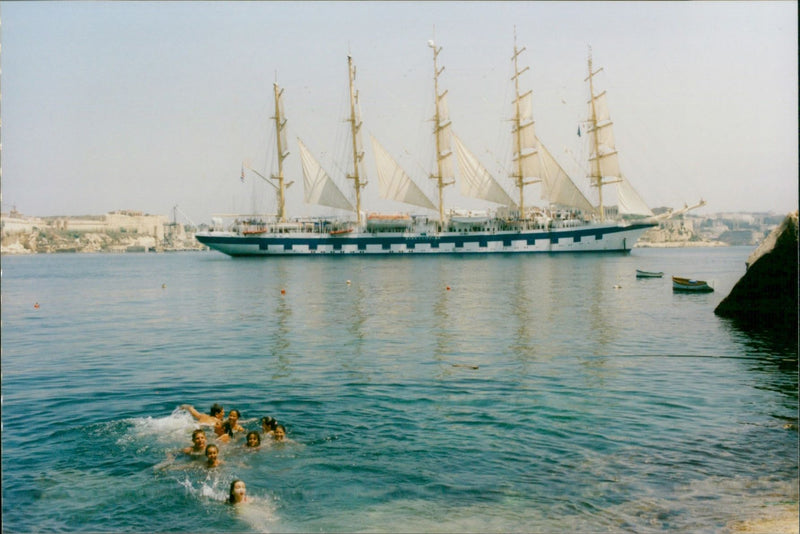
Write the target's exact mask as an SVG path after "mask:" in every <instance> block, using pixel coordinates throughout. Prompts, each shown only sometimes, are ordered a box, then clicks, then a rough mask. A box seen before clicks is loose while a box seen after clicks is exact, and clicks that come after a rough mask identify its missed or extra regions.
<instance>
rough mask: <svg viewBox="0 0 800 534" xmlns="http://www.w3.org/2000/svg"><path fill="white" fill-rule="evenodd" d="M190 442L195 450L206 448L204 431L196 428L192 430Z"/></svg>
mask: <svg viewBox="0 0 800 534" xmlns="http://www.w3.org/2000/svg"><path fill="white" fill-rule="evenodd" d="M192 443H194V448H195V449H197V450H204V449H205V448H206V431H205V430H203V429H202V428H198V429H197V430H195V431H194V432H192Z"/></svg>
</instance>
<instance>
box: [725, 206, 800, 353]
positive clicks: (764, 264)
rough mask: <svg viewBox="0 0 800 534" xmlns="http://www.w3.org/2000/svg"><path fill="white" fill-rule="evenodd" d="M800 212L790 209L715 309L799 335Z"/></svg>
mask: <svg viewBox="0 0 800 534" xmlns="http://www.w3.org/2000/svg"><path fill="white" fill-rule="evenodd" d="M797 215H798V214H797V212H794V213H790V214H789V215H787V216H786V218H785V219H784V220H783V222H782V223H781V224H780V226H778V227H777V228H776V229H775V230H773V231H772V233H770V235H769V236H767V238H766V239H765V240H764V242H763V243H762V244H761V246H759V247H758V249H756V251H755V252H753V254H751V255H750V257H749V258H748V259H747V272H745V273H744V276H742V278H741V279H740V280H739V281H738V282H737V283H736V285H735V286H733V289H732V290H731V292H730V294H729V295H728V296H727V297H725V299H723V301H722V302H720V303H719V306H717V308H716V309H715V310H714V313H715V314H717V315H719V316H720V317H729V318H732V319H735V320H737V322H738V323H739V324H741V325H742V326H754V327H759V328H764V327H766V328H776V329H781V330H783V331H784V334H789V335H791V334H792V333H794V337H796V336H797V288H798V280H797V260H798V249H797V232H798V219H797Z"/></svg>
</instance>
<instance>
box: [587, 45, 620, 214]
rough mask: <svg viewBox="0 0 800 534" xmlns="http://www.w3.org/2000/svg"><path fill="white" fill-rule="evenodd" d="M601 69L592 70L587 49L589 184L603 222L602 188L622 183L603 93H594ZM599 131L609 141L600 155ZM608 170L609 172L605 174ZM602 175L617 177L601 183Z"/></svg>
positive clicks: (590, 53)
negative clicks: (601, 122)
mask: <svg viewBox="0 0 800 534" xmlns="http://www.w3.org/2000/svg"><path fill="white" fill-rule="evenodd" d="M602 70H603V68H602V67H600V68H599V69H597V70H592V48H591V47H589V76H588V77H587V78H586V80H584V81H588V82H589V113H590V117H589V121H588V122H589V125H590V129H589V133H590V135H591V137H592V148H593V149H594V155H593V156H590V157H589V161H590V163H591V168H590V173H591V174H590V175H589V180H590V182H591V186H592V187H596V188H597V196H598V202H599V211H600V220H601V221H603V220H605V210H604V207H603V186H604V185H611V184H616V183H620V182H622V179H621V178H619V176H618V175H619V169H618V166H619V165H618V163H617V159H616V158H617V151H616V149H615V148H613V137H611V125H612V124H613V123H612V122H611V120H610V119H609V117H608V111H607V109H606V106H605V91H603V92H602V93H600V94H595V93H594V76H595V75H596V74H598V73H599V72H600V71H602ZM598 100H601V101H602V112H601V111H599V110H598V109H597V108H598ZM600 113H602V117H600V118H598V115H600ZM601 120H602V121H603V124H598V123H599V122H600V121H601ZM601 129H607V131H605V133H603V138H604V139H605V140H606V141H604V142H607V141H609V140H612V141H611V147H607V149H608V148H610V150H607V151H606V152H605V153H602V154H601V153H600V147H601V138H600V134H601ZM606 170H608V171H609V172H607V173H606V172H605V171H606ZM603 174H606V175H608V176H614V175H617V179H616V180H611V181H605V182H604V181H603Z"/></svg>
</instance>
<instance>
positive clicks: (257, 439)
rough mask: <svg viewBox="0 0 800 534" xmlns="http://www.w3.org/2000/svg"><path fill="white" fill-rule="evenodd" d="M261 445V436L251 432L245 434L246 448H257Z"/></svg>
mask: <svg viewBox="0 0 800 534" xmlns="http://www.w3.org/2000/svg"><path fill="white" fill-rule="evenodd" d="M259 445H261V436H260V435H259V434H258V432H255V431H252V432H248V433H247V446H248V447H258V446H259Z"/></svg>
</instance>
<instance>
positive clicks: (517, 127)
mask: <svg viewBox="0 0 800 534" xmlns="http://www.w3.org/2000/svg"><path fill="white" fill-rule="evenodd" d="M524 51H525V47H524V46H523V47H522V48H521V49H518V48H517V29H516V27H515V28H514V55H513V56H512V57H511V59H512V60H513V61H514V76H513V77H512V78H511V79H512V80H514V94H515V96H516V98H515V99H514V118H513V119H512V120H513V122H514V126H513V134H514V140H515V141H516V148H517V154H516V160H517V165H516V169H515V171H516V173H515V174H513V175H512V176H511V177H512V178H514V182H515V183H516V185H517V189H518V190H519V216H520V218H521V219H524V218H525V195H524V189H525V186H526V185H529V184H534V183H536V182H541V180H530V181H527V182H526V181H525V172H524V164H523V160H522V158H523V157H525V156H533V154H523V153H522V149H523V147H524V141H525V140H524V139H523V134H522V128H523V127H525V126H528V125H531V124H533V120H531V122H530V123H528V124H523V116H522V110H521V109H520V102H521V100H522V99H523V98H526V97H529V96H530V94H531V93H532V92H533V91H527V92H526V93H525V94H523V95H521V94H519V77H520V75H521V74H522V73H524V72H525V71H527V70H528V68H529V67H527V66H526V67H525V68H524V69H522V70H519V62H518V58H519V55H520V54H522V52H524Z"/></svg>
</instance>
